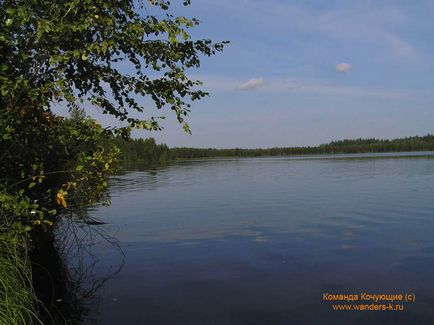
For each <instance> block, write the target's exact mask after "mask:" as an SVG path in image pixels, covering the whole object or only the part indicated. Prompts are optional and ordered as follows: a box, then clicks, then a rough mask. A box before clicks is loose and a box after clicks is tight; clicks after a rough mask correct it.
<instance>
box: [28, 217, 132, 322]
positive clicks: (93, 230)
mask: <svg viewBox="0 0 434 325" xmlns="http://www.w3.org/2000/svg"><path fill="white" fill-rule="evenodd" d="M38 237H39V238H41V239H40V244H39V245H37V246H36V248H35V250H34V251H33V252H32V255H31V261H32V272H33V274H32V275H33V282H34V289H35V292H36V294H37V296H38V297H39V299H40V300H41V303H42V306H40V314H41V315H40V317H41V318H42V320H43V322H44V324H50V325H51V324H55V325H60V324H68V325H71V324H81V323H82V322H83V320H84V319H85V318H86V319H89V314H90V312H91V309H90V306H91V305H93V304H95V301H94V298H95V294H96V292H97V291H98V290H99V289H100V288H101V287H102V286H103V285H104V283H105V282H107V281H108V280H110V279H111V278H113V277H114V276H116V275H117V274H118V273H119V272H120V271H121V269H122V267H123V265H124V253H123V251H122V249H121V248H120V246H119V244H118V241H117V240H116V239H115V237H114V235H113V234H111V233H109V231H108V230H107V229H106V227H105V225H104V224H97V223H92V224H88V223H84V222H80V221H77V220H74V219H73V218H64V220H63V221H62V222H61V223H60V224H59V225H58V226H57V229H56V231H55V233H54V234H49V235H47V234H46V233H45V234H41V235H40V236H38ZM101 246H106V247H109V248H110V249H111V250H114V251H116V252H117V255H118V256H119V260H118V261H117V262H116V263H114V264H113V266H112V267H111V268H108V269H105V270H104V269H101V268H100V267H99V266H100V265H99V258H98V256H97V255H96V254H95V253H94V249H95V248H96V247H101Z"/></svg>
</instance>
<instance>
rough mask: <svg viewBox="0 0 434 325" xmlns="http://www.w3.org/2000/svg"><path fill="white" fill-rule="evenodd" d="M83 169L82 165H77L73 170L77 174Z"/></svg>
mask: <svg viewBox="0 0 434 325" xmlns="http://www.w3.org/2000/svg"><path fill="white" fill-rule="evenodd" d="M83 168H84V166H83V165H78V166H77V167H76V168H75V170H76V171H78V172H79V171H80V170H83Z"/></svg>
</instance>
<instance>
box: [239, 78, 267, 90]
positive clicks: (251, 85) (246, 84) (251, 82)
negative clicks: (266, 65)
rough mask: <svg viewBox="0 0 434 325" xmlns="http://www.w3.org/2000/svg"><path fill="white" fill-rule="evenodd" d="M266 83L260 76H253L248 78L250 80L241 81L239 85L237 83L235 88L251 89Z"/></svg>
mask: <svg viewBox="0 0 434 325" xmlns="http://www.w3.org/2000/svg"><path fill="white" fill-rule="evenodd" d="M266 84H267V83H266V82H265V80H264V79H262V78H253V79H250V80H248V81H246V82H244V83H242V84H241V85H238V87H237V88H238V89H239V90H253V89H256V88H260V87H263V86H265V85H266Z"/></svg>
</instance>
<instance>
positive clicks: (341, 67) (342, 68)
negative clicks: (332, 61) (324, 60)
mask: <svg viewBox="0 0 434 325" xmlns="http://www.w3.org/2000/svg"><path fill="white" fill-rule="evenodd" d="M352 68H353V66H352V65H351V64H349V63H344V62H343V63H338V64H336V71H337V72H340V73H348V72H350V71H351V69H352Z"/></svg>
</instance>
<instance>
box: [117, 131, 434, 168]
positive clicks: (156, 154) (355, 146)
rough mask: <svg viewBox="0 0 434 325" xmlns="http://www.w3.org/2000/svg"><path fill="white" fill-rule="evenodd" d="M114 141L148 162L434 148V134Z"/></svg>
mask: <svg viewBox="0 0 434 325" xmlns="http://www.w3.org/2000/svg"><path fill="white" fill-rule="evenodd" d="M115 142H116V145H117V146H118V147H119V148H120V149H121V160H122V161H124V162H137V161H140V162H143V163H146V164H160V163H165V162H168V161H170V160H176V159H195V158H213V157H214V158H216V157H262V156H291V155H309V154H343V153H373V152H403V151H432V150H434V135H431V134H428V135H426V136H414V137H407V138H399V139H393V140H384V139H375V138H371V139H352V140H350V139H346V140H340V141H332V142H330V143H327V144H322V145H319V146H315V147H314V146H312V147H281V148H279V147H276V148H266V149H260V148H258V149H242V148H234V149H215V148H187V147H181V148H169V147H168V146H167V145H165V144H157V143H156V142H155V140H154V139H153V138H148V139H131V140H124V139H121V138H116V139H115Z"/></svg>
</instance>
